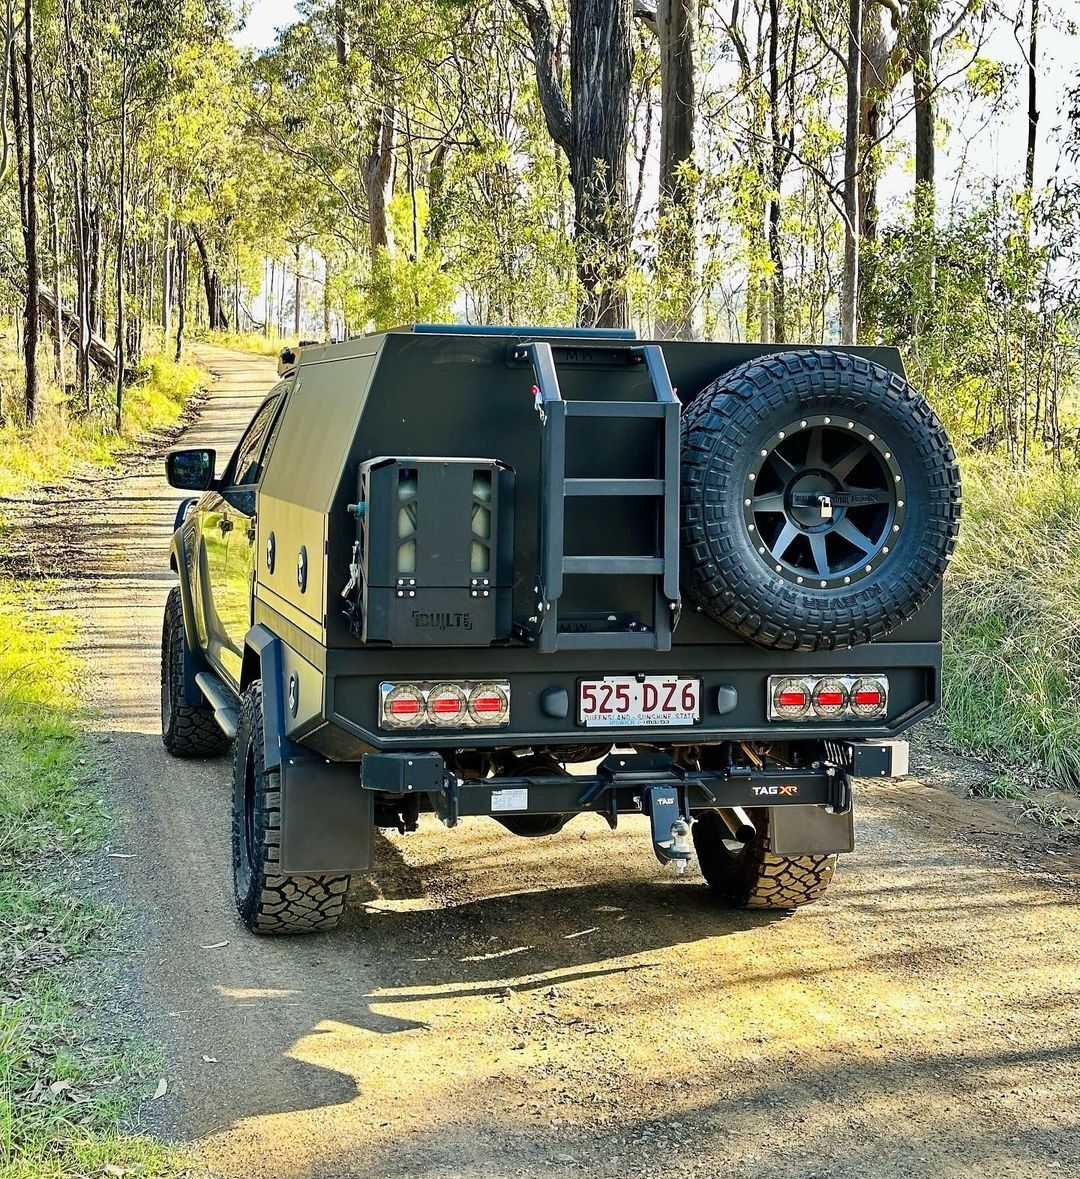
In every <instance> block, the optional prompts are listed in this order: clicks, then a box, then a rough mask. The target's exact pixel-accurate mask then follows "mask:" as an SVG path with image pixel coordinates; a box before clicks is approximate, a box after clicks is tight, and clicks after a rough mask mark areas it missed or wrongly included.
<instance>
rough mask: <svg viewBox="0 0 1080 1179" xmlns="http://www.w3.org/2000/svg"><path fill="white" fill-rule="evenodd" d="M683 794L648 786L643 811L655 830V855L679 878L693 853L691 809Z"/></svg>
mask: <svg viewBox="0 0 1080 1179" xmlns="http://www.w3.org/2000/svg"><path fill="white" fill-rule="evenodd" d="M683 795H684V791H682V790H679V789H675V788H672V787H671V786H666V785H658V786H648V787H646V789H645V794H644V799H643V802H644V810H645V811H646V812H647V814H648V816H649V823H650V825H651V828H652V846H653V853H654V854H655V856H656V858H657V859H658V860H659V861H660V863H661V864H670V865H671V866H672V868H673V869H674V870H675V875H676V876H681V875H682V874H683V873H684V872H685V871H686V865H687V864H688V863H689V861H690V857H691V855H692V854H693V849H692V848H691V846H690V823H689V821H688V816H689V813H690V812H689V808H688V807H687V806H686V803H685V799H684V797H683Z"/></svg>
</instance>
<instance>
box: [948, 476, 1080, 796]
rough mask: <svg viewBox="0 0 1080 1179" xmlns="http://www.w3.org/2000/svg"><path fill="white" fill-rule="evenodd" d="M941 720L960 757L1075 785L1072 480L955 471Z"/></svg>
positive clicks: (1077, 572)
mask: <svg viewBox="0 0 1080 1179" xmlns="http://www.w3.org/2000/svg"><path fill="white" fill-rule="evenodd" d="M963 476H964V519H963V522H962V524H961V539H960V544H959V546H958V548H957V552H956V557H955V559H954V561H953V564H952V566H951V567H950V570H949V574H948V577H947V579H946V592H945V668H944V684H943V692H944V696H943V719H944V723H945V726H946V729H947V731H948V734H949V736H950V738H951V739H952V740H953V741H954V742H955V743H956V744H957V745H959V746H961V747H962V748H966V749H970V750H973V751H975V752H979V753H983V754H988V755H990V756H993V757H997V758H1002V759H1004V760H1008V761H1012V762H1017V763H1020V764H1023V765H1024V766H1029V767H1033V768H1035V769H1036V770H1039V771H1042V772H1043V773H1044V774H1045V775H1046V777H1047V779H1048V780H1050V781H1053V782H1054V783H1055V784H1057V785H1062V786H1066V787H1068V788H1071V789H1077V788H1078V787H1080V474H1078V473H1077V472H1076V471H1065V472H1061V471H1057V470H1055V469H1053V468H1052V467H1051V466H1050V464H1049V463H1046V464H1040V465H1037V466H1035V467H1033V468H1029V469H1028V470H1027V471H1023V472H1021V471H1015V470H1012V469H1010V468H1009V467H1008V466H1007V465H1006V464H1004V463H1003V462H1001V461H1000V460H995V459H991V458H985V457H982V456H978V457H971V458H968V459H967V460H966V461H965V462H964V464H963Z"/></svg>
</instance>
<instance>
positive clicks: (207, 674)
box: [195, 671, 240, 741]
mask: <svg viewBox="0 0 1080 1179" xmlns="http://www.w3.org/2000/svg"><path fill="white" fill-rule="evenodd" d="M195 682H196V683H197V684H198V685H199V691H200V692H202V694H203V695H204V696H205V697H206V703H207V704H209V705H210V707H211V708H212V709H213V710H214V720H216V721H217V723H218V728H220V729H221V731H222V732H223V733H224V734H225V736H226V737H228V738H229V740H230V741H235V740H236V729H237V725H238V724H239V721H240V707H239V705H238V704H237V703H236V697H235V696H233V694H232V693H231V692H230V691H229V689H228V688H226V687H225V685H224V684H223V683H222V682H221V680H220V679H218V677H217V676H216V675H214V673H213V672H212V671H200V672H199V674H198V675H197V676H196V677H195Z"/></svg>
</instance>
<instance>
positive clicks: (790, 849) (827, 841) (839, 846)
mask: <svg viewBox="0 0 1080 1179" xmlns="http://www.w3.org/2000/svg"><path fill="white" fill-rule="evenodd" d="M853 820H854V812H853V810H852V808H851V807H850V806H849V807H848V808H847V810H846V811H844V812H843V813H842V814H841V813H837V812H836V811H830V810H829V808H827V807H824V806H774V807H770V808H769V850H770V851H773V852H775V853H776V854H777V855H779V856H825V855H832V854H833V853H834V852H849V851H853V850H854V848H855V825H854V821H853Z"/></svg>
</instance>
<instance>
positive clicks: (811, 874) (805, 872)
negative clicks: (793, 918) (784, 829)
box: [693, 808, 836, 910]
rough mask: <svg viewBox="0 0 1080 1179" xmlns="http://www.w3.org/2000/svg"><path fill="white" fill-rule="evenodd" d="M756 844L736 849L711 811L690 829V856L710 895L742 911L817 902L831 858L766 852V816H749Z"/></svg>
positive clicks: (755, 812)
mask: <svg viewBox="0 0 1080 1179" xmlns="http://www.w3.org/2000/svg"><path fill="white" fill-rule="evenodd" d="M751 818H752V819H753V820H754V825H755V826H756V828H757V838H756V839H755V840H753V841H752V842H750V843H736V842H735V841H733V840H732V838H731V833H730V832H729V831H728V828H727V825H726V824H725V823H724V820H723V819H721V818H720V816H719V815H718V814H716V813H715V812H714V811H709V812H707V813H706V814H704V815H701V816H700V817H699V818H698V820H697V821H696V822H695V823H694V827H693V833H694V850H695V851H696V852H697V857H698V864H699V865H700V867H701V874H702V875H703V876H704V877H705V880H706V882H707V883H708V885H709V888H710V889H711V890H712V892H713V895H714V896H715V897H716V898H717V899H718V900H721V901H723V902H725V903H726V904H729V905H735V906H736V907H738V908H741V909H781V910H783V909H788V910H790V909H798V908H800V907H801V906H803V905H809V904H810V903H811V902H813V901H816V900H819V899H820V898H821V897H822V895H823V894H824V892H825V890H826V889H827V888H828V887H829V881H830V880H832V877H833V873H834V872H835V870H836V856H835V855H810V856H779V855H776V854H775V852H773V851H771V850H770V846H769V812H768V810H767V809H765V808H761V809H756V810H753V811H752V812H751Z"/></svg>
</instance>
